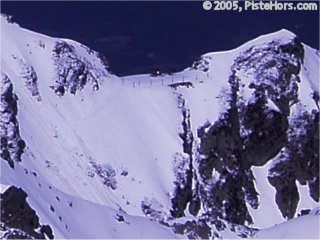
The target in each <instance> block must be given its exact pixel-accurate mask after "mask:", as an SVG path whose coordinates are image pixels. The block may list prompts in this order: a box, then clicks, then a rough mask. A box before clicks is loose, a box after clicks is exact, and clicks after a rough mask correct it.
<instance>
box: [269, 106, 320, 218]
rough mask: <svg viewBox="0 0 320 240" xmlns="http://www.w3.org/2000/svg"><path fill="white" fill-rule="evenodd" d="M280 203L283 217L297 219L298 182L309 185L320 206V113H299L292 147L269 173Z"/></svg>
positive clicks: (293, 125) (293, 121)
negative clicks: (295, 217)
mask: <svg viewBox="0 0 320 240" xmlns="http://www.w3.org/2000/svg"><path fill="white" fill-rule="evenodd" d="M268 180H269V182H270V183H271V184H272V185H273V186H274V187H275V189H276V191H277V192H276V202H277V204H278V206H279V208H280V210H281V213H282V215H283V217H285V218H293V217H294V215H295V212H296V208H297V206H298V203H299V199H300V197H299V192H298V187H297V184H296V182H297V181H298V182H299V183H300V184H301V185H308V187H309V193H310V196H311V197H312V198H313V200H314V201H316V202H319V112H317V111H315V110H314V111H312V112H311V113H309V112H307V111H303V110H300V111H298V112H297V113H296V114H295V115H294V116H293V117H292V119H291V120H290V128H289V130H288V143H287V145H286V146H285V148H284V149H283V150H282V151H281V153H280V154H279V157H278V158H277V159H276V160H275V161H274V163H273V166H272V167H271V168H270V170H269V176H268Z"/></svg>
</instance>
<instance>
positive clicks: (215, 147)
mask: <svg viewBox="0 0 320 240" xmlns="http://www.w3.org/2000/svg"><path fill="white" fill-rule="evenodd" d="M303 57H304V48H303V46H302V44H301V43H300V42H299V41H298V40H297V39H285V40H283V39H281V40H277V39H276V40H274V41H272V42H269V43H264V44H262V45H257V46H253V47H251V48H249V49H248V50H247V51H245V52H243V53H241V54H240V55H239V56H238V57H237V58H236V59H235V61H234V64H233V66H232V67H231V75H230V77H229V86H230V88H229V90H228V91H226V92H225V93H224V94H225V95H226V96H224V97H225V99H226V101H225V106H226V107H225V111H224V112H223V113H222V114H221V116H220V118H219V119H218V120H217V121H216V122H215V123H214V124H210V123H207V124H205V125H204V126H203V127H200V128H199V129H198V138H199V139H200V145H199V147H198V152H199V154H198V156H199V157H198V159H197V163H198V171H199V175H200V177H201V178H200V181H199V182H200V199H201V205H202V207H203V209H204V211H205V213H206V214H207V215H208V216H209V219H211V220H214V221H216V226H218V225H219V224H218V225H217V223H218V222H219V221H220V223H222V222H223V221H226V222H228V223H232V224H239V225H245V224H248V223H249V224H250V223H252V218H251V216H250V214H249V211H248V209H247V203H248V204H249V205H250V206H251V207H252V208H255V209H256V208H258V206H259V200H258V193H257V191H256V189H255V186H254V175H253V172H252V170H251V167H252V166H264V165H265V164H266V163H267V162H268V161H270V160H272V159H273V158H275V157H276V156H277V155H278V154H279V153H280V152H281V151H283V148H286V149H288V150H285V152H286V156H285V157H284V158H285V160H281V161H278V164H275V165H274V167H273V168H272V169H270V176H269V181H270V183H271V184H272V185H273V186H275V188H276V190H277V194H276V202H277V204H278V206H279V209H280V210H281V212H282V214H283V216H284V217H293V215H294V213H295V210H296V206H297V203H298V201H299V195H298V191H297V186H296V185H295V180H298V181H299V182H300V183H301V184H308V185H309V187H310V194H311V195H312V197H313V198H314V199H315V200H316V201H318V200H319V190H318V187H317V189H316V187H314V186H316V185H317V184H319V178H318V177H317V174H316V173H318V172H319V156H318V152H319V147H318V146H319V139H318V133H317V132H319V130H318V129H319V126H318V121H319V120H317V119H318V118H317V116H319V112H318V111H316V110H315V111H314V113H313V115H312V116H311V115H308V114H307V116H305V115H303V114H298V115H299V118H302V119H303V122H304V124H300V126H299V124H296V123H294V122H293V121H292V119H290V116H291V113H292V107H293V106H294V105H296V104H297V103H298V101H299V96H298V89H299V83H300V81H301V80H300V77H299V74H300V69H301V64H302V62H303ZM248 92H250V94H248ZM298 121H300V123H301V122H302V120H301V119H300V120H298ZM302 125H303V126H302ZM297 128H298V129H300V130H302V129H305V132H304V134H302V135H303V136H300V135H296V134H293V137H291V136H290V131H293V130H294V129H295V130H297ZM311 131H313V133H315V134H312V133H311ZM299 152H301V153H300V155H299ZM261 153H263V154H261ZM306 159H308V160H306ZM310 166H312V168H310ZM311 169H312V170H311ZM317 186H318V185H317ZM221 220H223V221H221Z"/></svg>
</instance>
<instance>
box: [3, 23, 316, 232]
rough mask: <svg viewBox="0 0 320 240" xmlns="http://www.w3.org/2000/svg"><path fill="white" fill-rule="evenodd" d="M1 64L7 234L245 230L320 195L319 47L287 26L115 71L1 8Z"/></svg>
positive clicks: (282, 217)
mask: <svg viewBox="0 0 320 240" xmlns="http://www.w3.org/2000/svg"><path fill="white" fill-rule="evenodd" d="M1 73H2V75H1V122H0V124H1V125H0V129H1V158H2V161H1V184H2V185H1V186H4V187H5V188H4V189H3V191H2V195H1V196H2V202H4V203H6V205H4V206H6V207H3V208H2V209H3V212H2V216H7V217H2V218H1V222H2V223H1V232H2V235H4V236H5V237H8V236H10V235H11V236H12V235H14V236H20V237H21V236H24V235H23V234H25V235H26V234H27V236H32V237H37V236H39V235H37V234H45V235H46V236H47V237H52V236H51V234H50V232H51V231H52V234H53V235H54V237H55V238H180V237H188V238H193V237H194V238H213V237H214V236H216V237H248V236H251V235H253V234H254V233H256V232H257V231H258V230H257V229H259V228H267V227H271V226H273V225H274V224H279V223H281V222H284V221H286V219H290V218H292V217H295V216H297V215H298V214H299V213H300V211H301V210H303V209H311V208H314V207H316V206H317V204H318V203H317V202H318V201H319V189H318V185H319V176H318V172H319V161H318V160H319V155H318V152H319V138H318V135H319V134H318V133H319V124H318V123H319V106H318V104H319V92H318V87H319V86H318V79H319V52H318V51H316V50H314V49H311V48H310V47H308V46H306V45H303V44H301V43H300V42H299V41H298V40H297V39H296V37H295V36H294V34H292V33H290V32H288V31H286V30H281V31H279V32H276V33H273V34H269V35H265V36H262V37H259V38H258V39H254V40H252V41H250V42H248V43H246V44H244V45H242V46H240V47H239V48H237V49H235V50H231V51H227V52H219V53H209V54H206V55H204V56H202V57H201V59H199V61H196V62H195V63H194V64H193V66H192V67H190V68H188V69H185V70H184V71H182V72H179V73H175V74H172V75H161V76H157V77H152V76H149V75H135V76H128V77H124V78H119V77H117V76H115V75H112V74H111V73H110V72H109V69H108V65H107V61H106V60H105V58H104V57H103V56H102V55H101V54H98V53H96V52H94V51H92V50H90V49H89V48H87V47H85V46H83V45H81V44H79V43H77V42H74V41H71V40H68V39H57V38H51V37H48V36H44V35H41V34H38V33H34V32H31V31H29V30H26V29H22V28H20V27H19V26H18V25H16V24H13V23H9V22H8V21H7V20H6V19H5V17H1ZM10 186H12V187H11V188H10ZM13 186H15V187H13ZM25 194H26V195H25ZM16 196H17V197H16ZM25 196H27V197H25ZM15 198H18V199H19V201H20V202H21V203H23V206H27V207H25V208H26V209H28V211H24V210H23V209H25V208H23V209H22V210H21V209H20V210H19V208H18V210H17V209H15V211H18V213H17V212H11V211H13V209H14V208H11V205H10V204H9V203H10V202H12V201H13V200H12V199H15ZM7 203H8V204H7ZM30 209H33V210H34V212H35V213H34V212H33V211H31V210H30ZM9 214H11V215H12V214H15V215H16V216H19V219H29V218H30V217H32V219H38V220H34V221H35V223H36V224H33V225H32V226H30V221H29V222H28V221H27V220H26V221H18V222H19V224H17V221H16V220H15V219H12V218H10V217H8V216H9ZM36 216H37V217H36ZM310 221H311V220H310ZM46 226H47V227H46ZM48 226H49V227H48ZM49 228H50V229H51V230H48V229H49ZM256 236H258V235H256Z"/></svg>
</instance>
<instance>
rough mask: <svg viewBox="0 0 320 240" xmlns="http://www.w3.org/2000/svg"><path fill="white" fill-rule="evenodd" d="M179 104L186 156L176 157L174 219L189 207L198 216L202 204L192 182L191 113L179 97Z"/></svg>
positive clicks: (173, 200) (182, 138) (172, 212)
mask: <svg viewBox="0 0 320 240" xmlns="http://www.w3.org/2000/svg"><path fill="white" fill-rule="evenodd" d="M178 104H179V108H180V110H181V113H182V118H183V120H182V131H181V133H180V134H179V136H180V138H181V140H182V146H183V152H184V154H185V155H182V154H181V155H176V157H175V159H174V165H175V166H174V168H175V176H176V181H175V182H174V184H175V191H174V196H173V198H172V199H171V203H172V210H171V215H172V216H173V217H182V216H184V215H185V214H184V211H185V209H186V207H187V204H188V203H190V205H189V212H190V213H191V214H192V215H194V216H196V215H197V213H198V211H199V209H200V202H199V197H198V194H197V192H196V191H195V190H194V189H192V181H193V180H196V179H194V177H195V175H194V173H193V171H194V170H193V153H192V146H193V134H192V131H191V123H190V111H189V109H187V108H186V107H185V100H184V99H183V98H182V96H181V95H178Z"/></svg>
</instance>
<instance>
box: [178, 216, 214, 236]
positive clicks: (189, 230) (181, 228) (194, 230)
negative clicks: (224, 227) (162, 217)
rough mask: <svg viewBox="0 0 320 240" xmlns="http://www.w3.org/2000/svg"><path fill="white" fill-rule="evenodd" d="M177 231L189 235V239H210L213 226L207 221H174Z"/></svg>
mask: <svg viewBox="0 0 320 240" xmlns="http://www.w3.org/2000/svg"><path fill="white" fill-rule="evenodd" d="M172 228H173V230H174V232H175V233H178V234H180V235H184V236H187V237H188V239H210V237H211V228H210V227H209V226H208V224H207V223H206V221H204V220H202V219H200V220H198V221H196V220H192V221H186V222H185V223H183V224H181V223H174V224H173V226H172Z"/></svg>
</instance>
